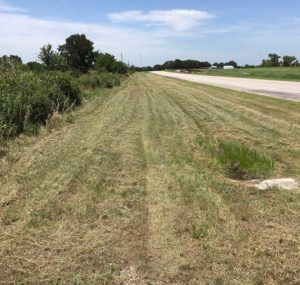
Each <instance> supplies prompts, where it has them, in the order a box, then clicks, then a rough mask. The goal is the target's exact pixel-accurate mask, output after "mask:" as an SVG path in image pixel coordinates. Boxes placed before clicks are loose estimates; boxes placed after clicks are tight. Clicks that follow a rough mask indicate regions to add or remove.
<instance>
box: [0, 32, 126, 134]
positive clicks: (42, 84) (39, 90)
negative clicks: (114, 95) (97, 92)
mask: <svg viewBox="0 0 300 285" xmlns="http://www.w3.org/2000/svg"><path fill="white" fill-rule="evenodd" d="M38 57H39V60H40V62H29V63H27V64H23V63H22V59H21V58H20V57H18V56H16V55H10V56H2V57H1V58H0V139H4V138H8V137H14V136H16V135H18V134H20V133H22V132H26V133H28V134H32V133H36V132H37V131H38V128H39V126H41V125H44V124H46V122H47V121H48V120H49V119H50V118H51V116H52V115H53V114H54V113H63V112H66V111H69V110H71V109H73V107H75V106H78V105H80V103H81V101H82V98H83V97H84V91H85V90H86V89H89V88H113V87H117V86H119V85H120V82H121V78H122V77H123V76H124V75H125V74H126V73H127V71H128V67H127V66H126V65H125V64H124V63H122V62H120V61H117V60H116V59H115V58H114V56H112V55H110V54H107V53H106V54H103V53H100V52H99V51H95V50H94V47H93V42H92V41H90V40H88V39H87V38H86V37H85V35H72V36H70V37H68V38H67V39H66V42H65V44H63V45H61V46H59V47H58V50H57V51H55V50H53V48H52V45H51V44H47V45H45V46H43V47H42V48H41V50H40V53H39V56H38Z"/></svg>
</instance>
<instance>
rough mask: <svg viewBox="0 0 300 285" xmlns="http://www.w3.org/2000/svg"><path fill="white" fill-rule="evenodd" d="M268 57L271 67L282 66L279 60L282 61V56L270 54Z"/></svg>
mask: <svg viewBox="0 0 300 285" xmlns="http://www.w3.org/2000/svg"><path fill="white" fill-rule="evenodd" d="M268 56H269V60H270V64H271V66H273V67H276V66H279V65H280V64H279V60H280V58H281V56H279V55H278V54H276V53H270V54H269V55H268Z"/></svg>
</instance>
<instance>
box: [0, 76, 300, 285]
mask: <svg viewBox="0 0 300 285" xmlns="http://www.w3.org/2000/svg"><path fill="white" fill-rule="evenodd" d="M93 92H95V93H94V95H93V96H92V95H91V96H90V97H89V98H90V100H89V102H86V103H85V104H84V106H83V108H81V109H79V110H78V111H76V112H75V113H74V115H73V123H66V124H65V125H63V126H62V127H60V128H58V129H56V130H55V129H53V130H52V132H51V133H49V132H41V134H40V136H39V137H37V138H32V137H31V138H26V139H24V138H23V139H21V138H19V139H17V140H15V141H13V142H11V143H10V147H9V151H8V153H7V154H6V156H5V157H4V158H3V159H2V160H1V162H0V163H1V164H0V166H1V168H0V171H1V175H0V185H1V192H0V207H1V208H0V209H1V233H0V264H1V266H0V276H1V282H3V283H4V284H14V283H16V284H142V285H144V284H145V285H146V284H178V285H179V284H184V285H188V284H297V282H298V281H299V273H300V271H299V268H300V263H299V260H300V259H299V244H300V239H299V227H300V222H299V211H300V194H299V192H298V191H290V192H285V191H281V190H278V189H270V190H267V191H260V190H256V189H252V188H249V187H248V186H246V185H245V183H244V182H240V181H232V180H231V179H230V178H231V176H230V175H229V174H230V173H229V172H228V169H229V168H230V166H231V165H232V164H233V165H238V166H239V168H241V169H242V170H244V171H246V172H247V173H248V172H249V171H250V170H251V171H252V170H253V168H252V166H253V165H255V163H254V161H253V159H252V157H254V158H255V160H257V163H258V164H257V165H258V168H257V166H256V167H255V173H256V174H257V173H258V174H259V176H261V177H263V176H266V175H268V176H269V175H270V176H272V177H281V176H292V177H294V178H296V179H298V180H299V179H300V145H299V142H300V105H299V104H298V103H293V102H287V101H283V100H278V99H273V98H267V97H263V96H255V95H251V94H245V93H239V92H235V91H230V90H224V89H221V88H216V87H209V86H201V85H197V84H193V83H189V82H184V81H179V80H172V79H166V78H161V77H158V76H155V75H151V74H135V75H133V76H132V77H131V78H130V79H129V80H127V81H126V82H125V83H124V84H123V85H122V87H119V88H118V89H114V90H113V91H107V90H102V91H100V90H97V91H93ZM203 141H205V142H206V143H203ZM222 142H226V144H224V145H223V143H222ZM236 148H238V149H239V150H240V155H239V156H238V157H235V156H234V155H233V154H232V151H231V150H232V149H234V150H236ZM234 153H235V151H234ZM245 161H246V162H247V163H246V166H245V165H244V164H243V163H244V162H245ZM269 162H272V163H271V164H272V167H270V163H269ZM249 163H250V164H249ZM264 164H266V165H267V167H266V169H267V173H268V174H267V173H265V172H264V169H265V167H262V166H263V165H264ZM249 165H250V166H251V167H249Z"/></svg>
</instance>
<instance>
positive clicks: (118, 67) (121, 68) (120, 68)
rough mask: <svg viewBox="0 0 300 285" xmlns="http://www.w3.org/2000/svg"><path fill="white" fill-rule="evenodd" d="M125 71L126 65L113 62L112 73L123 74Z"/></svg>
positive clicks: (120, 62)
mask: <svg viewBox="0 0 300 285" xmlns="http://www.w3.org/2000/svg"><path fill="white" fill-rule="evenodd" d="M127 69H128V68H127V65H126V64H125V63H124V62H122V61H115V62H114V63H113V65H112V72H113V73H119V74H125V73H126V72H127Z"/></svg>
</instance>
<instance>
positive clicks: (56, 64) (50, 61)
mask: <svg viewBox="0 0 300 285" xmlns="http://www.w3.org/2000/svg"><path fill="white" fill-rule="evenodd" d="M38 58H39V60H40V61H41V62H42V63H43V65H44V66H45V67H46V68H47V69H48V70H62V69H64V66H65V65H66V64H65V60H64V58H63V57H62V56H61V55H60V54H59V53H58V52H56V51H54V50H52V45H51V44H47V45H44V46H43V47H41V51H40V53H39V55H38Z"/></svg>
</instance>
